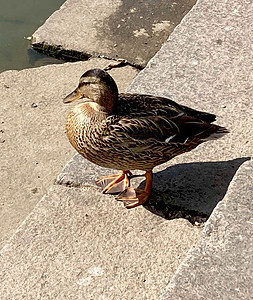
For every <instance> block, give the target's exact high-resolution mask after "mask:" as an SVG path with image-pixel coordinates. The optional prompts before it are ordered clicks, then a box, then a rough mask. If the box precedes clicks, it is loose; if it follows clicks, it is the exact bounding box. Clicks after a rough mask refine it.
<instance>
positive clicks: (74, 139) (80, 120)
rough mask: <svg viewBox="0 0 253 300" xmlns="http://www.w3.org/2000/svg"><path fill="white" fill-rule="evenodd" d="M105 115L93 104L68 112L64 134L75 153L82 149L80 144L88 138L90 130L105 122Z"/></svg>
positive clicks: (83, 105) (77, 107) (78, 106)
mask: <svg viewBox="0 0 253 300" xmlns="http://www.w3.org/2000/svg"><path fill="white" fill-rule="evenodd" d="M107 115H108V114H107V113H105V112H104V111H103V108H102V107H100V105H99V104H97V103H94V102H86V103H82V104H79V105H76V106H75V107H74V108H73V109H72V110H71V111H70V112H69V114H68V116H67V122H66V133H67V136H68V138H69V141H70V143H71V144H72V145H73V147H74V148H75V149H76V150H77V151H79V150H80V149H81V148H82V145H81V144H80V142H81V141H84V140H85V139H86V138H89V135H90V134H92V130H94V128H95V127H96V126H97V124H99V123H100V122H102V121H103V120H105V119H106V117H107ZM80 147H81V148H80Z"/></svg>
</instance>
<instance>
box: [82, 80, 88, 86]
mask: <svg viewBox="0 0 253 300" xmlns="http://www.w3.org/2000/svg"><path fill="white" fill-rule="evenodd" d="M89 84H90V82H86V81H83V82H81V83H80V86H84V85H89Z"/></svg>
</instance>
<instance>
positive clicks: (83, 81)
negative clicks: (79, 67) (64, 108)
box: [63, 69, 118, 114]
mask: <svg viewBox="0 0 253 300" xmlns="http://www.w3.org/2000/svg"><path fill="white" fill-rule="evenodd" d="M78 99H84V102H87V101H89V102H95V103H97V104H99V105H100V106H101V109H102V110H104V111H105V112H107V113H109V114H110V113H112V112H113V109H114V107H115V105H116V102H117V100H118V88H117V85H116V83H115V81H114V80H113V78H112V77H111V76H110V75H109V74H108V73H107V72H105V71H104V70H101V69H91V70H88V71H86V72H85V73H84V74H83V75H82V76H81V78H80V80H79V84H78V87H77V88H76V89H75V90H74V91H73V92H72V93H70V94H69V95H68V96H66V97H65V98H64V99H63V102H64V103H70V102H73V101H75V100H78Z"/></svg>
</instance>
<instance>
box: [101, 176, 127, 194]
mask: <svg viewBox="0 0 253 300" xmlns="http://www.w3.org/2000/svg"><path fill="white" fill-rule="evenodd" d="M131 175H132V173H131V172H130V171H128V170H127V171H122V173H120V174H115V175H109V176H104V177H101V178H100V179H98V180H97V181H96V184H97V185H98V186H100V187H101V188H102V189H103V193H104V194H114V193H120V192H122V191H124V190H125V189H127V188H128V187H129V185H130V178H129V177H130V176H131Z"/></svg>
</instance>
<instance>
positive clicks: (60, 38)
mask: <svg viewBox="0 0 253 300" xmlns="http://www.w3.org/2000/svg"><path fill="white" fill-rule="evenodd" d="M195 3H196V0H187V1H179V0H175V1H169V2H168V1H163V0H157V1H155V2H154V1H153V0H146V1H145V2H143V1H134V2H132V1H120V0H117V1H115V0H114V1H111V0H97V1H95V2H94V1H92V0H79V1H76V0H67V1H66V2H65V3H64V4H63V5H62V6H61V8H60V9H59V10H57V11H56V12H55V13H54V14H52V16H51V17H50V18H48V20H47V21H46V22H45V23H44V24H43V25H42V26H41V27H40V28H38V29H37V30H36V32H35V33H34V34H33V35H32V45H33V47H35V48H36V49H38V50H40V51H45V52H46V54H50V55H53V56H56V57H58V58H62V59H65V60H67V61H68V60H72V59H74V60H80V59H86V58H88V57H90V56H95V57H97V56H100V57H101V56H102V57H107V58H110V59H119V58H121V59H125V60H127V61H128V62H129V63H131V64H132V65H135V66H139V67H142V68H143V67H144V66H145V65H146V64H147V62H148V61H149V60H150V58H151V57H153V56H154V55H155V53H156V52H157V51H158V50H159V49H160V47H161V46H162V44H163V43H164V42H165V41H166V40H167V38H168V37H169V35H170V34H171V33H172V31H173V30H174V28H175V26H176V25H178V24H179V23H180V21H181V20H182V18H183V17H184V15H185V14H186V13H187V12H188V11H189V10H190V9H191V8H192V6H193V5H194V4H195Z"/></svg>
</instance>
